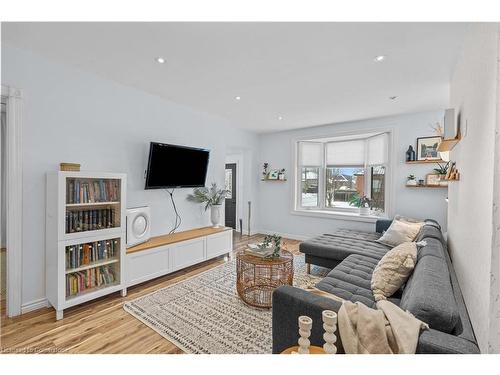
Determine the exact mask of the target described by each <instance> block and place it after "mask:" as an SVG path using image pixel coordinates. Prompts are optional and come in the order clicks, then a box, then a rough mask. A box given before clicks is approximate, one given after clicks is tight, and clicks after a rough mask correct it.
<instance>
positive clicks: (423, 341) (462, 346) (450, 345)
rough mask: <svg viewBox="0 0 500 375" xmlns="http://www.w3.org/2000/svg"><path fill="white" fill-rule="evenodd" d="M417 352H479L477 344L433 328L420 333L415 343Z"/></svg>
mask: <svg viewBox="0 0 500 375" xmlns="http://www.w3.org/2000/svg"><path fill="white" fill-rule="evenodd" d="M417 353H418V354H436V353H439V354H480V351H479V348H478V346H477V345H476V344H475V343H473V342H471V341H469V340H467V339H464V338H461V337H459V336H454V335H450V334H448V333H444V332H440V331H437V330H435V329H428V330H425V331H423V332H422V333H421V334H420V338H419V339H418V345H417Z"/></svg>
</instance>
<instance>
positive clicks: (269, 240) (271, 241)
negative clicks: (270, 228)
mask: <svg viewBox="0 0 500 375" xmlns="http://www.w3.org/2000/svg"><path fill="white" fill-rule="evenodd" d="M270 245H272V246H273V253H272V254H271V255H270V256H272V257H273V258H277V257H279V256H280V251H281V236H278V235H277V234H268V235H266V236H265V237H264V241H262V243H261V244H260V245H259V248H260V249H267V248H268V247H269V246H270Z"/></svg>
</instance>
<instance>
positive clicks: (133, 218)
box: [127, 206, 151, 247]
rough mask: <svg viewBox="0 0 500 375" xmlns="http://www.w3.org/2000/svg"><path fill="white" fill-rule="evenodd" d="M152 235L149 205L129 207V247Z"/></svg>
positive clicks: (144, 240)
mask: <svg viewBox="0 0 500 375" xmlns="http://www.w3.org/2000/svg"><path fill="white" fill-rule="evenodd" d="M150 237H151V210H150V208H149V207H148V206H144V207H135V208H128V209H127V247H131V246H134V245H137V244H140V243H142V242H146V241H147V240H149V238H150Z"/></svg>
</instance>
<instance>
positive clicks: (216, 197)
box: [187, 182, 228, 228]
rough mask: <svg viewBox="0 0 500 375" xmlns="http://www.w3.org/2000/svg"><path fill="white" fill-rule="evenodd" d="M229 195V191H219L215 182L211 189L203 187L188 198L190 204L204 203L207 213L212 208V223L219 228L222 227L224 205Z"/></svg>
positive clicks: (195, 190)
mask: <svg viewBox="0 0 500 375" xmlns="http://www.w3.org/2000/svg"><path fill="white" fill-rule="evenodd" d="M227 193H228V190H224V189H219V188H218V187H217V184H216V183H215V182H214V183H212V185H211V186H210V188H207V187H201V188H196V189H194V190H193V194H189V195H188V196H187V200H188V201H190V202H196V203H204V204H205V211H206V210H208V209H209V208H210V221H211V222H212V225H213V227H214V228H218V227H221V226H222V225H221V224H220V221H221V218H222V203H223V202H224V199H225V197H226V194H227Z"/></svg>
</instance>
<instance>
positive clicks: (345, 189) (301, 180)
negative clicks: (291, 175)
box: [296, 133, 388, 212]
mask: <svg viewBox="0 0 500 375" xmlns="http://www.w3.org/2000/svg"><path fill="white" fill-rule="evenodd" d="M297 147H298V159H297V160H298V165H297V176H298V181H297V188H298V191H299V192H300V193H299V194H297V202H296V209H299V210H300V209H303V210H325V211H348V212H356V211H357V208H356V201H357V199H359V198H360V197H363V196H366V197H368V198H369V199H370V200H371V207H372V208H373V209H376V210H377V211H379V212H385V209H386V193H387V192H386V189H385V184H386V170H387V165H388V133H379V134H377V133H375V134H356V135H354V136H351V137H346V136H343V137H336V138H328V139H324V140H321V141H319V140H312V141H307V140H304V141H299V142H298V144H297Z"/></svg>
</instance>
